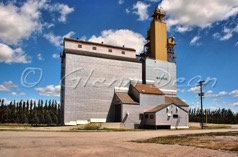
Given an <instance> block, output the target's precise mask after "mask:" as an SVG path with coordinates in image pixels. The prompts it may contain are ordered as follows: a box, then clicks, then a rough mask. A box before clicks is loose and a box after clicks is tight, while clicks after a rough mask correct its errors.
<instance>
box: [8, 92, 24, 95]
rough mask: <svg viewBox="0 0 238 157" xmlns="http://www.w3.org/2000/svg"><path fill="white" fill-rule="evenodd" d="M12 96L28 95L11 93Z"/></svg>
mask: <svg viewBox="0 0 238 157" xmlns="http://www.w3.org/2000/svg"><path fill="white" fill-rule="evenodd" d="M11 95H12V96H25V95H26V93H17V92H11Z"/></svg>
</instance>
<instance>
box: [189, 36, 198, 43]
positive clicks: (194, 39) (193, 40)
mask: <svg viewBox="0 0 238 157" xmlns="http://www.w3.org/2000/svg"><path fill="white" fill-rule="evenodd" d="M199 39H200V36H198V35H197V36H194V37H193V39H192V40H191V41H190V45H200V43H198V40H199Z"/></svg>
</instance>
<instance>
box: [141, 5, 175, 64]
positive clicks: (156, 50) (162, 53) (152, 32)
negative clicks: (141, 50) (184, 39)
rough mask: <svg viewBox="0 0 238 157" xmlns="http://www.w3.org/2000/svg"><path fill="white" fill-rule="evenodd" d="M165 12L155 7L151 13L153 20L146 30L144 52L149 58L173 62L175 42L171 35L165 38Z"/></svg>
mask: <svg viewBox="0 0 238 157" xmlns="http://www.w3.org/2000/svg"><path fill="white" fill-rule="evenodd" d="M165 14H166V13H165V11H163V9H162V8H156V9H155V11H154V13H153V15H152V17H153V20H152V22H151V24H150V28H149V30H148V31H147V40H148V43H147V44H146V45H145V47H146V53H147V56H148V57H149V58H151V59H155V60H162V61H169V62H175V56H174V52H173V47H174V45H175V42H174V38H173V37H170V38H168V39H167V28H166V23H165V22H164V17H165Z"/></svg>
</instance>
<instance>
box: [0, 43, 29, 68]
mask: <svg viewBox="0 0 238 157" xmlns="http://www.w3.org/2000/svg"><path fill="white" fill-rule="evenodd" d="M0 62H5V63H8V64H11V63H31V58H30V57H29V56H27V55H26V54H25V52H24V51H23V50H22V49H21V48H16V49H12V48H11V47H9V46H8V45H6V44H3V43H0Z"/></svg>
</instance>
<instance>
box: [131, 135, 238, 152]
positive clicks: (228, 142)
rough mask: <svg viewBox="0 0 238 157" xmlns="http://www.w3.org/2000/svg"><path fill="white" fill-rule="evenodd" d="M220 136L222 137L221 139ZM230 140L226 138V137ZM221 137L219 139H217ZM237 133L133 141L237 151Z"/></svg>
mask: <svg viewBox="0 0 238 157" xmlns="http://www.w3.org/2000/svg"><path fill="white" fill-rule="evenodd" d="M221 136H222V137H221ZM228 136H229V137H230V138H227V137H228ZM217 137H221V138H217ZM237 139H238V131H232V132H214V133H205V134H186V135H179V136H165V137H156V138H150V139H147V140H142V141H133V142H138V143H157V144H168V145H175V144H178V145H182V146H194V147H199V148H208V149H214V150H218V149H221V150H228V151H238V142H237Z"/></svg>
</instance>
